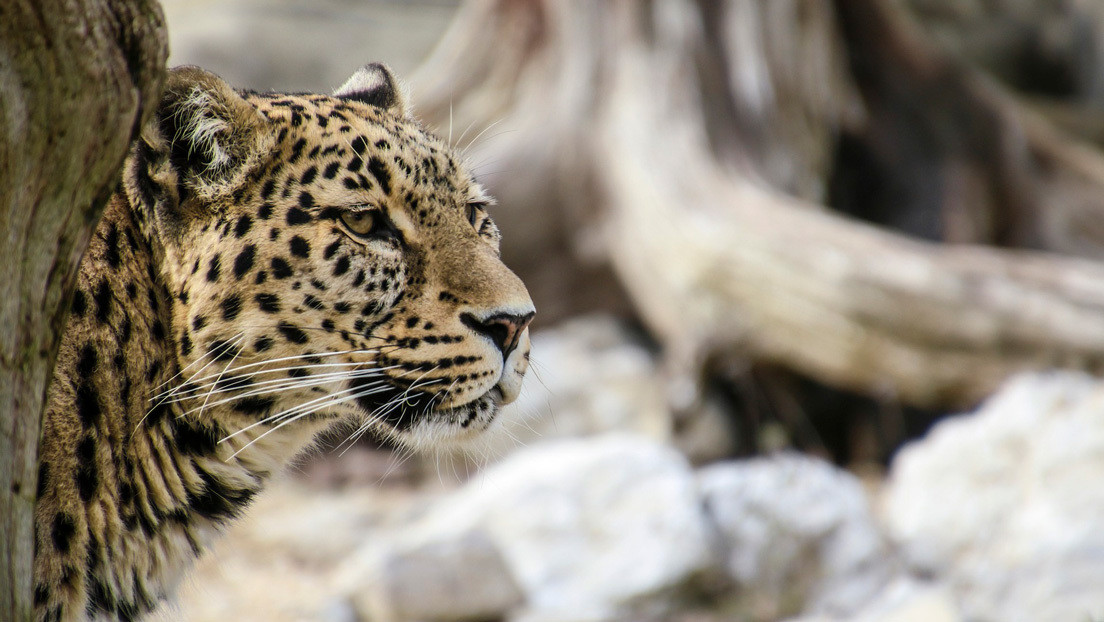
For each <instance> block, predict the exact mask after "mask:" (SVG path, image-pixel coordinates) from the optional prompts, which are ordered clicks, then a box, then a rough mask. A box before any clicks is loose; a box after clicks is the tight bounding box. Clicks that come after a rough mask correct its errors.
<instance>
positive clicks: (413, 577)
mask: <svg viewBox="0 0 1104 622" xmlns="http://www.w3.org/2000/svg"><path fill="white" fill-rule="evenodd" d="M433 535H435V534H432V533H428V534H427V533H426V532H419V531H412V532H409V533H405V534H403V536H405V537H400V538H397V539H396V540H395V541H390V542H389V543H388V544H389V546H384V547H371V548H369V549H368V550H367V551H366V552H365V553H362V554H361V555H359V556H356V557H354V559H353V560H351V561H350V562H348V563H346V564H345V568H344V569H343V570H342V572H341V578H340V579H339V581H340V582H341V583H342V584H343V585H345V586H346V591H347V592H348V593H349V598H350V601H351V602H352V603H353V605H354V607H355V609H356V611H357V613H358V614H359V616H360V618H361V619H364V620H373V622H401V621H407V620H411V621H413V620H423V621H424V620H435V621H446V620H488V619H495V618H501V617H502V616H503V615H505V614H506V613H507V612H509V611H510V610H511V609H514V608H516V607H517V606H518V605H520V604H521V603H522V601H523V595H522V593H521V590H520V589H519V588H518V585H517V583H516V582H515V581H514V579H513V577H512V576H511V575H510V572H509V570H507V568H506V566H505V565H504V564H503V561H502V556H501V555H500V554H499V552H498V549H497V547H496V546H495V545H494V543H493V542H492V541H491V540H490V538H489V537H488V536H487V535H486V534H485V533H483V532H482V531H479V530H471V531H467V532H464V533H462V534H460V535H459V537H456V534H449V535H448V536H447V537H443V538H436V539H434V538H433ZM427 537H428V539H427Z"/></svg>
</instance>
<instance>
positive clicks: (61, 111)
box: [0, 0, 167, 620]
mask: <svg viewBox="0 0 1104 622" xmlns="http://www.w3.org/2000/svg"><path fill="white" fill-rule="evenodd" d="M166 56H167V44H166V36H165V29H164V23H163V17H162V14H161V8H160V6H159V5H158V4H157V3H156V2H155V1H154V0H5V1H4V2H3V3H0V236H2V237H3V240H2V244H3V249H4V259H5V262H6V269H5V270H4V271H3V275H2V276H0V326H3V329H2V330H0V560H2V563H0V618H3V619H6V620H29V619H31V613H32V602H31V596H32V595H31V591H32V590H31V566H32V556H33V549H32V547H33V531H32V530H33V516H32V512H33V508H34V502H35V495H36V492H35V490H36V476H37V467H36V465H37V455H38V440H39V435H40V429H41V425H40V423H41V413H42V408H43V406H44V399H45V393H46V386H47V383H48V381H49V379H50V374H51V371H52V369H53V364H54V358H55V356H56V354H57V348H58V345H59V343H60V336H61V330H62V328H63V326H64V322H65V317H66V315H67V313H68V301H69V298H70V296H71V293H72V286H73V283H74V280H75V277H76V274H77V267H78V265H79V262H80V258H81V255H82V254H83V252H84V249H85V247H86V245H87V243H88V239H89V237H90V235H91V233H92V231H93V229H94V228H95V225H96V223H97V222H98V220H99V216H100V213H101V211H102V209H103V206H104V205H105V204H106V201H107V199H108V198H109V197H110V196H111V194H112V192H113V191H114V189H115V186H116V184H117V175H118V170H119V168H120V166H121V165H122V161H123V158H124V156H125V154H126V151H127V148H128V146H129V144H130V141H131V138H132V136H134V135H135V134H136V132H137V131H138V129H139V128H140V127H141V124H142V123H143V122H144V120H145V118H146V116H147V114H148V113H149V112H151V111H152V109H153V108H154V107H155V106H156V102H157V98H158V97H159V93H160V89H161V84H162V81H163V78H164V72H165V60H166Z"/></svg>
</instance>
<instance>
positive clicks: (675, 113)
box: [415, 0, 1104, 408]
mask: <svg viewBox="0 0 1104 622" xmlns="http://www.w3.org/2000/svg"><path fill="white" fill-rule="evenodd" d="M904 10H905V9H903V8H902V5H900V4H899V3H896V2H891V1H888V0H836V1H835V2H832V1H830V0H772V1H771V2H758V1H754V0H728V1H723V2H711V1H709V0H655V1H653V2H628V1H621V2H615V1H611V2H589V1H587V0H575V1H562V0H525V1H522V0H471V1H469V2H467V3H466V4H465V5H464V6H463V8H462V9H461V11H460V14H459V16H458V17H457V20H456V22H455V23H454V24H453V27H452V29H451V30H450V32H449V33H448V34H447V35H446V38H445V40H444V41H442V44H441V46H440V47H439V48H438V50H437V51H436V53H435V54H434V56H433V57H432V58H431V59H430V60H429V61H428V62H427V63H426V64H425V65H424V66H423V68H422V70H421V73H420V74H419V75H418V76H417V78H416V84H417V87H416V88H417V90H418V91H419V93H418V95H417V97H415V101H419V102H420V107H421V110H420V114H422V116H424V117H426V118H428V119H431V120H433V121H435V122H436V123H438V124H439V125H440V126H443V127H449V131H450V132H451V131H452V130H453V129H455V130H456V133H457V135H459V134H464V135H465V136H466V137H467V136H473V135H478V134H480V133H485V134H493V133H494V131H495V128H508V129H509V130H510V133H508V134H503V135H501V136H497V137H495V138H494V139H493V140H486V139H483V140H482V142H479V143H478V144H476V145H472V146H471V147H470V149H469V152H470V155H471V158H472V160H473V161H474V162H475V163H476V165H477V168H482V169H483V170H482V171H481V172H482V173H483V177H484V179H485V181H486V182H487V183H488V185H490V186H491V187H492V189H493V191H494V192H495V193H496V194H497V195H498V196H499V198H500V200H501V201H502V203H503V204H506V205H508V206H510V207H511V208H512V209H503V210H501V211H500V212H499V219H500V221H502V224H503V228H504V229H505V230H507V233H508V237H507V246H506V248H505V249H504V255H505V256H506V259H507V261H508V262H510V263H511V264H512V265H515V266H518V268H519V270H520V271H521V272H522V273H523V275H525V276H528V277H529V278H530V280H534V279H533V277H532V274H538V277H540V278H537V279H535V283H534V289H535V290H536V291H535V292H534V293H535V295H536V297H537V304H538V307H541V308H542V311H543V310H544V305H545V301H547V300H552V301H553V302H551V303H550V304H551V306H552V307H553V308H554V309H555V311H554V313H553V315H555V314H556V313H566V312H570V311H571V310H577V309H578V308H580V307H586V306H588V305H591V304H593V301H585V302H584V301H580V300H579V299H578V298H577V292H580V291H581V286H582V284H581V283H580V281H578V280H577V279H578V278H579V277H578V275H579V274H580V273H586V274H589V275H591V276H589V277H586V278H591V277H594V275H600V274H601V271H602V270H603V269H605V268H604V267H605V266H609V267H611V268H612V271H613V274H615V275H616V279H617V281H618V282H619V283H620V284H621V286H623V287H624V289H625V291H627V293H628V295H629V297H630V299H631V301H632V304H633V307H634V309H635V311H636V313H637V314H638V315H639V317H640V318H641V319H642V320H643V322H644V323H645V324H646V325H647V327H648V328H649V329H650V330H651V331H652V333H653V334H654V335H655V336H656V337H657V339H658V340H659V341H660V342H661V344H662V345H663V347H664V349H665V353H666V354H667V355H668V356H669V357H670V359H671V360H672V361H673V362H674V364H673V365H672V368H673V369H680V370H682V371H683V372H684V373H686V374H688V375H687V377H688V378H693V377H694V374H696V373H697V371H699V370H700V369H701V365H702V364H704V362H705V361H707V360H710V359H712V358H714V357H716V356H718V355H720V356H725V355H727V353H732V352H736V353H738V354H740V355H742V356H746V357H748V358H749V359H750V360H753V361H763V362H767V363H770V364H777V365H781V366H784V367H786V368H790V369H793V370H796V371H798V372H801V373H803V374H807V375H809V376H811V377H812V378H815V379H817V380H819V381H821V382H824V383H827V384H830V385H833V386H836V387H840V388H845V389H850V390H854V391H859V392H863V393H866V394H868V395H875V396H882V397H886V396H888V397H890V398H893V399H899V400H901V401H902V402H904V403H906V404H911V405H917V406H924V407H932V408H949V407H961V406H964V405H968V404H971V403H974V402H976V401H977V400H978V399H980V398H982V397H983V396H985V395H988V394H989V393H990V392H991V391H992V390H993V389H994V387H995V386H996V384H997V383H998V382H1000V381H1001V380H1002V379H1003V378H1005V377H1007V376H1008V375H1009V374H1012V373H1014V372H1016V371H1018V370H1025V369H1039V368H1048V367H1078V368H1085V369H1089V370H1094V371H1098V370H1101V369H1104V264H1101V263H1097V262H1096V261H1094V260H1092V258H1093V257H1097V258H1099V257H1102V256H1104V228H1102V227H1101V224H1100V223H1104V218H1102V216H1104V156H1102V155H1101V154H1100V153H1099V152H1097V151H1096V150H1095V149H1093V148H1091V147H1088V146H1085V145H1081V144H1078V143H1076V142H1074V141H1071V140H1070V139H1069V138H1067V137H1065V136H1063V135H1061V134H1060V133H1059V132H1058V131H1057V130H1054V129H1052V127H1051V126H1050V125H1049V124H1048V123H1047V122H1046V121H1045V120H1043V119H1042V118H1041V117H1037V116H1035V115H1032V114H1031V113H1029V112H1027V111H1026V108H1025V107H1024V106H1022V105H1021V104H1020V103H1019V102H1018V101H1017V99H1016V98H1015V97H1014V96H1013V95H1011V94H1009V93H1008V92H1006V91H1004V90H1003V89H1002V88H1001V87H999V86H997V85H996V84H995V83H994V82H993V81H991V80H989V79H988V78H986V77H984V76H983V75H982V74H980V73H979V72H977V71H974V70H971V69H969V68H968V67H966V66H965V65H963V64H961V63H959V62H957V61H955V60H954V59H951V58H949V57H947V56H945V55H944V54H943V53H941V52H940V51H938V50H937V49H936V48H935V47H934V46H933V45H931V44H930V43H929V42H928V41H927V40H926V38H925V35H924V33H923V32H921V31H920V30H919V28H918V27H917V26H916V25H915V22H913V21H912V19H911V17H910V16H909V15H908V14H906V13H903V11H904ZM461 128H465V130H466V131H464V132H461V131H460V129H461ZM455 137H456V136H454V138H455ZM459 143H460V144H461V145H462V146H463V145H464V144H465V141H464V140H460V141H459ZM488 163H489V164H488ZM503 168H506V169H508V170H506V171H503V170H502V169H503ZM829 206H830V207H831V208H832V209H829ZM841 212H843V213H842V214H841ZM855 216H858V217H860V218H861V219H862V220H860V219H859V218H856V217H855ZM863 220H866V221H872V222H874V223H878V224H881V225H885V227H879V226H875V225H874V224H871V223H870V222H863ZM890 228H894V229H897V230H898V232H894V231H892V230H890ZM1072 254H1078V255H1081V256H1082V257H1081V258H1075V257H1072V256H1070V255H1072ZM580 267H582V268H580ZM534 271H535V272H534ZM550 275H551V276H550ZM594 278H598V277H594ZM542 279H543V280H542ZM549 279H551V281H552V282H551V283H549V282H546V281H548V280H549ZM610 290H611V288H610V287H608V286H607V287H606V288H605V291H607V292H608V291H610ZM573 305H574V306H573Z"/></svg>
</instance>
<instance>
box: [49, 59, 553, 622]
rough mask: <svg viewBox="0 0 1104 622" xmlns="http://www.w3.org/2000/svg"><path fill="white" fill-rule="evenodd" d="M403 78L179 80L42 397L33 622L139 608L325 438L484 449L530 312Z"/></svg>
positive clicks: (470, 193)
mask: <svg viewBox="0 0 1104 622" xmlns="http://www.w3.org/2000/svg"><path fill="white" fill-rule="evenodd" d="M408 99H409V98H408V96H407V94H406V93H405V92H404V90H403V88H402V86H401V84H400V83H399V82H398V80H397V78H396V77H395V76H394V74H393V73H392V72H391V70H390V69H388V68H387V67H386V66H385V65H382V64H379V63H372V64H368V65H365V66H363V67H361V68H360V69H359V70H357V71H356V73H354V75H353V76H352V77H351V78H349V80H348V81H346V82H345V83H344V84H343V85H342V86H341V87H339V88H338V89H336V90H335V91H333V92H332V94H319V93H276V92H259V91H254V90H245V89H235V88H234V87H232V86H230V84H229V83H228V82H227V81H225V80H224V79H222V78H220V77H219V76H217V75H215V74H213V73H211V72H209V71H206V70H204V69H201V68H198V67H194V66H184V67H177V68H174V69H170V70H168V77H167V79H166V84H165V87H164V90H163V94H162V95H161V97H160V100H159V102H158V103H157V107H156V111H155V112H154V113H153V114H152V117H151V120H150V121H149V122H147V123H146V124H145V125H144V126H143V127H142V128H141V129H140V132H139V135H138V136H137V137H136V138H135V139H134V141H133V143H132V145H131V146H130V149H129V151H128V153H127V155H126V157H125V161H124V163H123V166H122V171H121V173H120V174H119V179H118V183H117V186H116V189H115V191H114V194H113V196H112V197H111V198H110V199H109V200H108V201H107V203H106V205H105V207H104V208H103V215H102V218H101V220H100V222H99V223H98V225H97V226H96V227H95V230H94V232H93V233H92V236H91V239H90V241H89V244H88V248H87V251H86V253H85V255H84V257H83V259H82V260H81V263H80V266H79V272H78V277H77V282H76V287H75V292H74V293H73V295H72V299H71V304H70V309H69V315H68V319H67V321H66V324H65V328H64V331H63V334H62V337H61V345H60V350H59V353H58V355H57V362H56V365H55V371H54V374H53V379H52V382H51V383H50V385H49V388H48V389H47V395H46V408H45V414H44V419H43V429H42V436H41V442H40V447H41V450H40V461H39V469H38V483H37V498H36V503H35V509H34V523H35V529H34V563H33V585H34V588H33V589H34V593H33V599H34V608H35V616H36V619H37V620H39V622H62V621H65V622H70V621H76V620H136V619H141V618H142V617H144V616H146V615H147V614H148V613H149V612H151V611H152V610H154V608H156V607H157V606H159V604H160V603H161V602H162V601H164V600H166V599H171V596H172V594H173V593H174V592H175V590H176V589H177V587H178V586H179V584H180V582H181V580H182V578H183V577H184V576H185V575H186V573H187V570H188V568H189V567H190V566H191V565H193V564H194V562H195V560H196V559H197V558H198V557H200V556H201V555H202V554H203V553H204V551H205V550H207V549H208V548H209V547H210V546H211V544H212V542H213V541H214V540H215V539H216V538H217V537H218V535H219V534H220V533H221V532H223V531H225V529H226V527H227V526H228V525H229V524H231V523H232V522H233V520H234V519H236V518H237V517H240V516H241V515H242V513H243V512H244V511H245V510H246V508H247V507H248V506H249V505H250V503H251V501H252V500H254V499H255V498H256V497H257V495H258V494H259V493H261V491H262V490H263V489H264V488H265V486H266V484H268V483H270V482H271V481H272V479H273V477H275V476H276V475H277V474H279V473H281V472H282V471H283V470H285V469H286V468H287V465H289V464H290V463H292V462H293V461H294V460H295V459H296V457H297V456H300V455H302V454H303V453H304V452H305V451H308V450H309V449H310V448H313V447H317V444H318V443H319V439H322V438H325V437H326V436H327V434H328V433H329V434H332V433H333V431H334V430H336V429H344V430H345V431H346V433H347V438H355V437H356V436H358V435H362V434H368V435H371V436H373V437H376V438H378V439H380V441H381V442H393V443H397V444H398V445H402V446H408V447H411V448H414V449H417V448H424V447H442V446H447V447H464V446H466V445H468V444H471V443H473V442H474V440H475V439H478V438H486V437H485V435H486V433H487V431H488V430H489V429H491V428H492V427H494V426H495V425H496V423H497V422H498V419H499V417H498V414H499V413H500V411H501V409H502V406H504V405H506V404H509V403H510V402H512V401H513V400H515V399H516V398H517V396H518V394H519V392H520V389H521V383H522V379H523V378H524V376H525V373H526V370H527V368H528V364H529V349H530V342H529V323H530V321H531V320H532V318H533V316H534V313H535V308H534V306H533V302H532V300H531V298H530V296H529V293H528V291H527V290H526V287H525V285H524V284H523V282H522V281H521V280H520V278H519V277H518V276H517V275H515V274H514V273H513V272H512V271H511V270H510V269H509V268H508V267H506V265H505V264H504V263H503V262H502V259H501V253H500V248H499V247H500V239H501V234H500V233H499V230H498V228H497V227H496V225H495V223H494V221H493V220H492V219H491V218H490V216H489V214H488V207H489V206H490V205H491V204H492V203H493V201H492V198H491V197H490V195H489V194H488V192H487V191H486V190H485V189H484V187H483V186H482V185H480V183H479V182H478V181H477V180H476V178H475V176H474V175H473V173H472V171H471V167H470V165H469V164H468V163H467V162H466V160H465V158H464V156H463V154H462V153H460V152H459V150H457V149H455V148H454V147H453V146H452V145H450V144H448V142H447V141H445V140H442V139H441V138H439V137H437V136H436V135H435V134H434V133H433V132H432V131H430V130H429V129H427V128H426V127H425V125H424V124H422V123H421V122H419V121H418V120H417V119H416V118H415V117H414V115H413V113H412V109H411V106H410V105H409V103H408Z"/></svg>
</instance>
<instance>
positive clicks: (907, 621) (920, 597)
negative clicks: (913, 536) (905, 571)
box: [787, 577, 963, 622]
mask: <svg viewBox="0 0 1104 622" xmlns="http://www.w3.org/2000/svg"><path fill="white" fill-rule="evenodd" d="M962 619H963V618H962V616H961V615H959V613H958V611H957V610H956V608H955V604H954V598H953V597H952V596H951V593H950V590H948V589H947V587H946V586H942V585H937V584H931V583H925V582H922V581H918V580H916V579H912V578H907V577H899V578H898V579H896V580H894V581H893V582H892V583H891V584H889V585H887V586H886V587H885V589H883V590H882V591H881V593H880V594H879V595H878V596H877V598H876V599H874V601H873V602H871V603H870V604H869V605H867V606H866V607H864V608H863V609H862V611H861V612H859V613H858V614H856V615H851V616H844V617H836V616H829V615H812V616H803V617H801V618H792V619H790V620H788V621H787V622H961V621H962Z"/></svg>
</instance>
